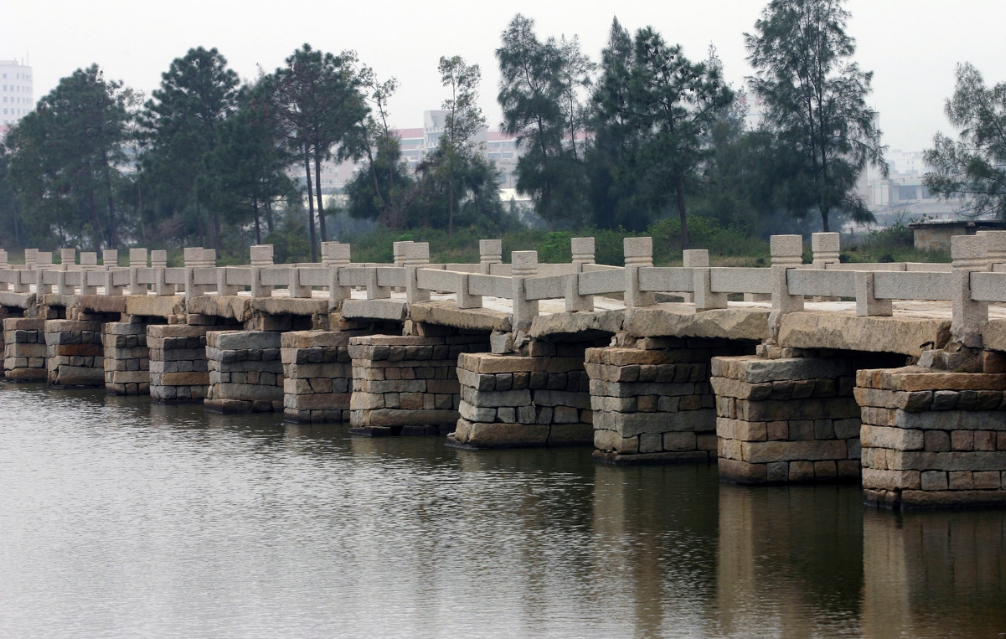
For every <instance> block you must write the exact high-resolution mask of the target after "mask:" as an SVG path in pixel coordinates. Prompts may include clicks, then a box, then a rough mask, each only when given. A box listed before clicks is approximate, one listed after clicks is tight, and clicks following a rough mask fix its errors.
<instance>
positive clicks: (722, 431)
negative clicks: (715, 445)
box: [711, 356, 860, 484]
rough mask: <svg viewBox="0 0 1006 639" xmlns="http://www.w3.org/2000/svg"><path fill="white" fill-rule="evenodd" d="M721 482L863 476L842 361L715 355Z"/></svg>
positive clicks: (849, 382) (855, 414) (855, 411)
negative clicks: (722, 480) (861, 474)
mask: <svg viewBox="0 0 1006 639" xmlns="http://www.w3.org/2000/svg"><path fill="white" fill-rule="evenodd" d="M711 382H712V386H713V390H714V391H715V393H716V415H717V419H716V435H717V437H718V438H719V471H720V477H721V478H722V479H726V480H729V481H735V482H738V483H748V484H762V483H792V482H828V481H839V480H855V479H858V478H859V476H860V462H859V458H860V445H859V425H860V414H859V413H860V411H859V406H858V405H857V404H856V400H855V398H854V397H853V396H852V391H853V377H852V367H851V364H850V363H849V362H848V361H846V360H844V359H827V358H809V357H808V358H785V359H765V358H763V357H759V356H747V357H714V358H713V360H712V378H711Z"/></svg>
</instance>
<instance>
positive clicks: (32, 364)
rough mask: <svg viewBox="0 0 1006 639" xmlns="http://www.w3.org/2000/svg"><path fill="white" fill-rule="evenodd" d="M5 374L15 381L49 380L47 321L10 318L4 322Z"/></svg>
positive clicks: (8, 379)
mask: <svg viewBox="0 0 1006 639" xmlns="http://www.w3.org/2000/svg"><path fill="white" fill-rule="evenodd" d="M3 328H4V330H3V337H4V377H6V378H7V381H11V382H44V381H45V380H46V375H47V372H46V366H45V357H46V347H45V320H44V319H40V318H30V319H29V318H7V319H5V320H4V321H3Z"/></svg>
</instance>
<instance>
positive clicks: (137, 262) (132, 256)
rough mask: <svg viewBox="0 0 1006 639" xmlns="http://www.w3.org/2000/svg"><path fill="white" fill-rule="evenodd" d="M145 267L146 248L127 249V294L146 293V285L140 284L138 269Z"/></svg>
mask: <svg viewBox="0 0 1006 639" xmlns="http://www.w3.org/2000/svg"><path fill="white" fill-rule="evenodd" d="M141 268H147V249H145V248H131V249H129V294H130V295H146V294H147V285H146V284H140V277H139V275H140V273H139V269H141Z"/></svg>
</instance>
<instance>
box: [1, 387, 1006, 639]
mask: <svg viewBox="0 0 1006 639" xmlns="http://www.w3.org/2000/svg"><path fill="white" fill-rule="evenodd" d="M0 415H2V418H0V637H3V638H4V639H9V638H21V637H26V638H44V637H74V638H79V637H115V638H118V637H158V638H159V637H186V638H190V637H213V638H216V637H268V638H276V637H297V638H311V637H452V638H453V637H882V638H889V637H996V636H1006V513H1004V512H996V511H986V512H953V513H924V514H913V515H906V516H904V517H901V516H897V515H895V514H892V513H889V512H877V511H872V510H867V509H865V508H863V507H862V506H861V505H860V493H859V490H858V488H855V487H817V488H814V487H799V488H769V489H766V488H754V489H748V488H741V487H736V486H729V485H721V484H720V483H719V482H718V480H717V476H716V469H715V467H714V466H713V467H706V466H680V467H644V468H609V467H604V466H595V465H594V464H593V463H592V461H591V459H590V451H589V450H586V449H577V450H571V449H566V450H519V451H504V452H488V453H471V452H464V451H456V450H453V449H449V448H446V447H445V446H444V445H443V439H441V438H403V439H376V440H371V439H362V438H350V437H349V436H348V435H347V433H346V430H347V429H346V428H344V427H330V428H318V427H315V428H304V427H289V426H284V425H283V424H282V423H280V422H279V420H278V419H277V418H276V417H274V416H266V417H262V416H253V417H219V416H210V415H206V414H204V413H203V412H202V409H201V407H199V406H194V407H193V406H156V405H151V404H150V403H149V402H148V401H144V400H136V399H130V400H125V399H121V398H106V397H105V396H104V395H103V394H102V393H99V392H71V391H46V390H44V389H41V388H39V387H30V386H13V385H8V386H6V387H2V388H0Z"/></svg>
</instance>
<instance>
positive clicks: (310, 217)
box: [304, 145, 318, 262]
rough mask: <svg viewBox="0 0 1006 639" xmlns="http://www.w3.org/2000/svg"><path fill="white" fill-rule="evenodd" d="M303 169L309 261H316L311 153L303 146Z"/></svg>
mask: <svg viewBox="0 0 1006 639" xmlns="http://www.w3.org/2000/svg"><path fill="white" fill-rule="evenodd" d="M304 168H305V169H306V170H307V226H308V228H309V229H310V231H311V261H312V262H317V261H318V240H317V238H316V237H315V234H314V191H313V190H312V188H311V182H312V180H311V153H310V151H308V149H307V145H304Z"/></svg>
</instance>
